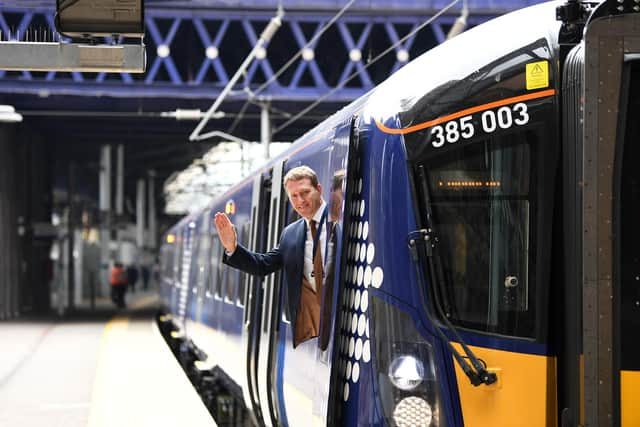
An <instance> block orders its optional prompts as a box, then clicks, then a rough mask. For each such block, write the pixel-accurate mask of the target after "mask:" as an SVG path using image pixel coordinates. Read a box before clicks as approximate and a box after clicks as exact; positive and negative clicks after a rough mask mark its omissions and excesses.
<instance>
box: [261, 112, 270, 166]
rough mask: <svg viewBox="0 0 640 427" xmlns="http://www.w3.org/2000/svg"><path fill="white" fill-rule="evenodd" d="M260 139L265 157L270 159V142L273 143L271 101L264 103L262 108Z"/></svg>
mask: <svg viewBox="0 0 640 427" xmlns="http://www.w3.org/2000/svg"><path fill="white" fill-rule="evenodd" d="M260 141H261V142H262V146H263V147H264V158H265V159H267V160H268V159H269V158H270V157H271V156H270V154H269V144H270V143H271V117H270V116H269V103H263V104H262V106H261V110H260Z"/></svg>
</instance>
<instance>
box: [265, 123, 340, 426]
mask: <svg viewBox="0 0 640 427" xmlns="http://www.w3.org/2000/svg"><path fill="white" fill-rule="evenodd" d="M351 123H352V122H351V120H349V121H348V122H346V123H344V124H342V125H340V126H339V127H338V128H337V129H336V131H335V134H334V136H333V138H332V141H331V145H323V146H322V147H321V148H320V149H319V150H318V151H315V152H313V154H311V155H308V156H306V157H305V158H304V159H301V160H298V159H293V160H291V162H292V164H291V167H293V166H297V165H298V162H300V163H302V164H304V165H307V166H309V167H311V168H312V169H314V171H315V172H316V173H317V175H318V180H319V183H320V184H321V185H322V197H323V199H324V201H325V202H326V204H327V215H326V222H325V223H324V224H323V226H322V228H320V230H323V229H324V231H321V233H322V232H324V233H325V236H326V239H325V245H324V248H323V251H322V253H323V263H324V264H323V272H324V281H323V286H322V303H321V317H320V330H319V336H318V337H317V338H315V339H310V340H307V341H304V342H302V343H300V344H299V345H298V346H297V347H296V348H293V347H292V345H291V343H290V342H289V340H293V337H294V331H293V328H292V326H291V319H289V317H288V313H287V311H286V310H285V309H284V307H283V308H282V310H281V311H280V313H281V319H280V320H279V323H280V330H279V334H280V336H279V337H278V339H279V343H280V345H281V346H283V347H282V348H281V354H280V355H279V357H278V364H277V366H276V372H278V375H279V378H281V379H282V382H281V384H282V386H281V388H279V389H278V390H277V393H278V397H279V403H280V407H279V410H280V413H279V415H280V418H279V421H280V422H281V423H283V424H286V425H288V426H291V427H297V426H304V427H307V426H320V425H322V426H325V425H337V423H336V422H335V421H334V420H335V416H334V411H333V408H334V406H336V405H334V404H332V403H330V402H332V400H331V399H330V396H331V392H332V387H333V389H334V390H333V391H334V392H338V393H337V394H340V396H342V390H343V387H344V382H343V381H342V380H341V379H340V378H338V376H339V375H340V374H339V373H338V372H337V371H338V370H337V369H335V368H333V367H334V366H335V364H336V363H338V361H337V360H336V359H335V357H333V356H332V355H333V354H334V348H335V347H336V345H335V344H334V343H335V342H336V341H335V336H336V328H337V329H338V330H339V329H340V328H339V327H337V326H336V325H337V324H338V322H337V318H336V312H337V311H338V310H337V307H338V301H340V295H339V294H340V292H341V289H342V287H341V285H340V284H341V283H342V282H341V281H340V280H339V278H340V272H341V268H340V266H341V262H340V254H341V252H342V250H341V248H342V236H343V235H344V233H345V231H344V221H343V213H344V206H345V202H344V196H343V195H344V194H345V185H346V181H345V178H346V167H347V158H348V151H349V139H350V132H351ZM287 206H288V215H286V221H287V223H288V224H292V223H295V222H296V221H298V220H299V219H300V216H299V214H298V213H297V212H296V211H295V210H294V209H293V207H291V205H290V204H287ZM325 227H326V228H325ZM284 298H286V294H285V295H283V299H282V300H283V301H284ZM332 370H333V371H335V372H333V375H334V376H333V378H332V376H331V375H332ZM342 375H344V373H343V374H342ZM278 386H279V387H280V382H278ZM338 388H339V389H340V390H339V391H338V390H336V389H338ZM340 402H342V400H340Z"/></svg>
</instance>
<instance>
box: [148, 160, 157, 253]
mask: <svg viewBox="0 0 640 427" xmlns="http://www.w3.org/2000/svg"><path fill="white" fill-rule="evenodd" d="M155 179H156V172H155V171H154V170H150V171H149V191H148V193H147V194H148V195H149V202H148V203H147V206H148V209H147V212H148V213H149V221H148V224H149V234H148V236H147V243H148V245H147V246H148V247H149V249H150V250H153V249H155V248H156V247H157V245H156V242H157V238H158V236H157V235H158V226H157V222H156V187H155Z"/></svg>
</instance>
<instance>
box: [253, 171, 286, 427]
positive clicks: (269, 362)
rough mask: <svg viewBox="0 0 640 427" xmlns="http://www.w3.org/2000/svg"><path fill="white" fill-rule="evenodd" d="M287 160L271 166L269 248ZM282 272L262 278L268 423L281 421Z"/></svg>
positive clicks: (276, 229) (276, 231) (262, 388)
mask: <svg viewBox="0 0 640 427" xmlns="http://www.w3.org/2000/svg"><path fill="white" fill-rule="evenodd" d="M283 169H284V160H282V161H279V162H278V163H277V164H276V165H275V166H274V168H273V169H272V170H271V193H270V196H269V199H268V200H269V217H268V224H269V227H268V231H267V248H269V249H270V248H273V247H275V246H276V245H277V244H278V241H279V239H280V232H281V229H282V216H283V215H282V211H283V209H282V206H283V197H282V195H283V186H282V177H283V176H282V171H283ZM280 276H281V273H280V272H276V273H274V274H270V275H268V276H267V277H266V278H265V280H263V282H262V295H263V301H262V306H261V310H260V317H261V319H260V322H261V327H260V332H259V334H258V335H259V343H258V346H259V350H258V351H259V354H260V356H259V358H258V375H257V383H258V396H259V399H260V408H261V410H262V421H263V422H264V424H265V425H266V426H273V425H278V422H277V420H278V418H279V417H278V414H277V408H278V402H277V396H276V392H275V391H276V385H275V379H276V372H275V369H274V367H275V361H276V357H277V351H276V350H277V336H278V322H277V320H278V314H279V312H280V310H279V305H280V290H281V289H280V288H281V281H280Z"/></svg>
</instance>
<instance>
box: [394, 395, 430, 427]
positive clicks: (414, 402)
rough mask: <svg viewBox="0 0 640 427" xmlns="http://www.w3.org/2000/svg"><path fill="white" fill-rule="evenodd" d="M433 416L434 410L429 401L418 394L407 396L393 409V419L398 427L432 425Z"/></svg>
mask: <svg viewBox="0 0 640 427" xmlns="http://www.w3.org/2000/svg"><path fill="white" fill-rule="evenodd" d="M432 418H433V411H432V410H431V405H429V402H427V401H426V400H424V399H421V398H419V397H416V396H410V397H405V398H404V399H402V400H401V401H400V402H399V403H398V404H397V405H396V408H395V409H394V410H393V420H394V421H395V422H396V425H397V426H398V427H405V426H407V427H409V426H415V425H424V426H428V425H431V420H432ZM416 421H418V423H417V424H416Z"/></svg>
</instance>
